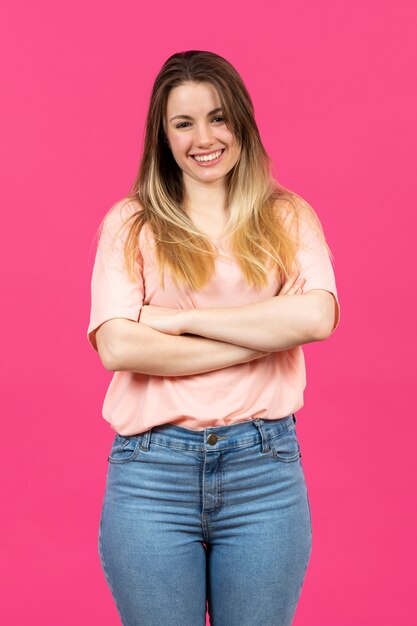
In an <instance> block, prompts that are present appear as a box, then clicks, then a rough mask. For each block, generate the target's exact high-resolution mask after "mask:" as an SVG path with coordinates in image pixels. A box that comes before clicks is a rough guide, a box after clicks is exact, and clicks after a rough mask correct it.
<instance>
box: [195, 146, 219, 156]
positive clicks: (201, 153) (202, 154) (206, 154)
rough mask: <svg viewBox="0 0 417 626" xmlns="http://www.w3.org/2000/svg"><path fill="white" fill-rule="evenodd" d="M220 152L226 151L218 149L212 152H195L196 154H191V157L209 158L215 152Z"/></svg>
mask: <svg viewBox="0 0 417 626" xmlns="http://www.w3.org/2000/svg"><path fill="white" fill-rule="evenodd" d="M219 150H224V148H217V150H210V152H195V153H194V154H190V156H209V155H210V154H213V153H214V152H218V151H219Z"/></svg>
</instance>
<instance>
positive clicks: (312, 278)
mask: <svg viewBox="0 0 417 626" xmlns="http://www.w3.org/2000/svg"><path fill="white" fill-rule="evenodd" d="M320 227H321V225H320ZM299 232H300V243H301V246H300V248H299V250H298V253H297V257H296V258H297V263H298V266H299V269H300V277H301V278H304V279H305V281H306V282H305V284H304V286H303V293H307V292H308V291H310V290H312V289H324V290H325V291H329V292H330V293H331V294H332V295H333V298H334V300H335V304H336V307H335V320H334V325H333V329H332V332H331V334H332V333H334V331H335V330H336V328H337V327H338V325H339V322H340V302H339V296H338V292H337V287H336V279H335V275H334V271H333V266H332V261H331V258H330V254H329V248H328V245H327V243H325V241H323V240H322V238H321V237H320V235H319V233H318V232H317V226H316V225H315V224H313V223H311V222H310V220H306V219H305V218H301V221H300V231H299ZM323 236H324V234H323Z"/></svg>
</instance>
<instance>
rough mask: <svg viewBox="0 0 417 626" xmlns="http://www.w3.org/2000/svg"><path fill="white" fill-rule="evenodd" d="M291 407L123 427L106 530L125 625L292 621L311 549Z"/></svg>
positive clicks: (108, 572) (110, 571)
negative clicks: (228, 421)
mask: <svg viewBox="0 0 417 626" xmlns="http://www.w3.org/2000/svg"><path fill="white" fill-rule="evenodd" d="M295 424H296V417H295V415H294V414H292V415H288V416H287V417H284V418H282V419H275V420H262V419H260V418H257V419H253V420H251V421H248V422H241V423H238V424H232V425H230V426H218V427H211V428H206V429H205V430H201V431H196V430H191V429H187V428H183V427H180V426H176V425H174V424H163V425H159V426H156V427H154V428H152V429H151V430H148V431H145V432H143V433H140V434H137V435H129V436H122V435H119V434H116V435H115V437H114V441H113V443H112V447H111V450H110V455H109V457H108V473H107V477H106V489H105V494H104V500H103V507H102V512H101V519H100V528H99V534H98V544H99V555H100V562H101V566H102V568H103V572H104V575H105V578H106V581H107V584H108V586H109V588H110V591H111V593H112V595H113V598H114V601H115V604H116V607H117V610H118V612H119V615H120V618H121V621H122V624H123V625H124V626H170V625H172V626H204V625H205V615H206V607H207V609H208V612H209V615H210V622H211V626H272V625H273V626H289V625H290V624H291V623H292V620H293V617H294V613H295V610H296V607H297V603H298V599H299V596H300V593H301V588H302V585H303V581H304V576H305V572H306V569H307V565H308V562H309V559H310V553H311V541H312V526H311V516H310V505H309V499H308V495H307V488H306V483H305V478H304V472H303V469H302V465H301V458H300V457H301V452H300V445H299V441H298V438H297V434H296V426H295Z"/></svg>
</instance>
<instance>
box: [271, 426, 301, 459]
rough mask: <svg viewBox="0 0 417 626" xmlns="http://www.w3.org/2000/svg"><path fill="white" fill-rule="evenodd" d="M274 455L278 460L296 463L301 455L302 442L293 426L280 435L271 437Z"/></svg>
mask: <svg viewBox="0 0 417 626" xmlns="http://www.w3.org/2000/svg"><path fill="white" fill-rule="evenodd" d="M269 441H270V444H271V448H272V455H273V457H274V458H275V459H276V460H277V461H281V462H283V463H294V462H295V461H298V459H299V458H300V457H301V450H300V444H299V442H298V438H297V433H296V432H295V428H294V427H291V428H290V429H289V430H286V431H285V432H284V433H282V434H281V435H279V436H278V437H274V438H273V439H270V440H269Z"/></svg>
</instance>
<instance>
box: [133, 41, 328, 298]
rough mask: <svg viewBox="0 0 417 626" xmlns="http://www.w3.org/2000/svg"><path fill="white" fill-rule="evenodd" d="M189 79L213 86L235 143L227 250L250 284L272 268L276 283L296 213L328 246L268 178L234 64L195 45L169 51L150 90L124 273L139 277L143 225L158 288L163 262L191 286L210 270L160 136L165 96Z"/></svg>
mask: <svg viewBox="0 0 417 626" xmlns="http://www.w3.org/2000/svg"><path fill="white" fill-rule="evenodd" d="M189 81H193V82H197V83H198V82H206V83H211V84H212V85H213V86H214V87H215V88H216V90H217V92H218V95H219V98H220V101H221V107H222V116H223V117H224V120H225V124H226V125H227V127H228V129H229V131H230V132H232V134H233V135H234V136H235V138H236V140H237V142H238V144H239V145H240V147H241V151H240V157H239V159H238V161H237V163H236V164H235V166H234V167H233V168H232V170H231V171H230V172H229V173H228V174H227V177H226V185H227V199H226V200H227V206H228V214H229V221H228V224H227V227H226V231H225V234H226V235H227V236H229V235H230V252H231V253H232V255H233V257H234V259H235V260H236V262H237V263H238V265H239V266H240V269H241V271H242V273H243V275H244V276H245V279H246V281H247V283H248V284H249V285H254V286H257V287H263V286H266V285H267V281H268V276H267V273H268V271H269V270H270V268H271V267H272V268H273V267H275V269H276V273H277V277H278V279H279V281H280V282H285V280H286V279H287V278H288V276H289V274H290V273H291V272H292V271H293V270H294V269H295V265H296V253H297V250H298V246H299V234H298V233H299V223H300V220H299V218H300V217H303V218H306V219H307V220H308V221H309V222H310V223H311V224H312V225H313V227H314V228H315V229H316V232H317V234H318V235H319V236H320V237H321V239H322V240H323V243H325V245H326V246H327V243H326V242H325V238H324V234H323V230H322V227H321V224H320V221H319V219H318V217H317V215H316V213H315V211H314V210H313V209H312V207H311V206H310V205H309V204H308V203H307V202H305V201H303V199H302V198H300V197H299V196H298V195H297V194H295V193H294V192H291V191H290V190H288V189H286V188H284V187H283V186H281V185H279V184H278V183H277V182H276V181H275V180H274V178H273V176H272V174H271V165H272V162H271V160H270V157H269V156H268V154H267V152H266V150H265V148H264V146H263V144H262V141H261V138H260V134H259V130H258V127H257V125H256V122H255V116H254V107H253V103H252V100H251V97H250V95H249V93H248V91H247V89H246V87H245V85H244V83H243V81H242V79H241V77H240V75H239V74H238V72H237V71H236V69H235V68H234V67H233V66H232V65H231V64H230V63H229V62H228V61H227V60H226V59H224V58H223V57H221V56H219V55H218V54H215V53H213V52H208V51H201V50H188V51H186V52H178V53H176V54H173V55H172V56H170V57H169V58H168V59H167V61H166V62H165V63H164V65H163V67H162V68H161V70H160V71H159V73H158V75H157V77H156V79H155V82H154V85H153V88H152V93H151V98H150V103H149V109H148V113H147V119H146V129H145V139H144V146H143V153H142V159H141V162H140V167H139V171H138V174H137V176H136V178H135V181H134V183H133V185H132V187H131V189H130V191H129V194H128V195H127V197H126V198H125V199H126V202H128V203H129V204H132V203H133V205H134V206H135V207H136V210H134V212H133V213H131V215H130V216H129V219H128V220H127V221H128V222H130V226H129V230H128V232H127V236H126V240H125V244H124V255H125V263H126V268H127V271H128V274H129V276H130V278H131V279H132V280H137V279H138V276H137V273H136V274H135V271H136V270H135V268H136V262H137V261H138V258H139V252H138V246H139V243H138V240H139V232H140V230H141V228H142V227H143V225H144V224H145V223H147V224H148V225H149V227H150V229H151V231H152V234H153V237H154V239H155V253H156V255H157V260H158V266H159V272H160V282H161V286H162V288H163V287H164V267H165V265H166V266H167V267H168V268H169V271H170V274H171V277H172V279H173V281H174V282H175V283H176V284H177V285H178V284H179V283H182V284H185V285H187V286H189V287H190V288H191V289H196V290H198V289H201V288H202V287H203V286H204V285H205V284H206V283H207V281H208V280H209V279H210V278H211V277H212V276H213V274H214V272H215V259H216V257H217V254H218V251H217V249H216V247H215V246H214V244H213V242H212V241H210V239H209V238H208V237H207V236H206V235H205V234H204V233H203V232H201V231H200V230H199V229H198V228H197V227H196V226H195V225H194V224H193V222H192V221H191V220H190V218H189V217H188V215H187V213H186V211H185V210H184V204H183V202H184V196H185V189H184V183H183V177H182V171H181V169H180V168H179V167H178V165H177V163H176V161H175V159H174V157H173V155H172V153H171V150H170V148H169V146H168V143H167V141H166V138H165V130H164V116H165V112H166V105H167V100H168V96H169V93H170V91H171V90H172V89H173V88H174V87H177V86H179V85H182V84H183V83H185V82H189ZM289 224H291V228H289V227H288V225H289ZM125 225H126V224H125ZM327 247H328V246H327ZM328 250H329V253H330V254H331V252H330V249H329V248H328Z"/></svg>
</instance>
